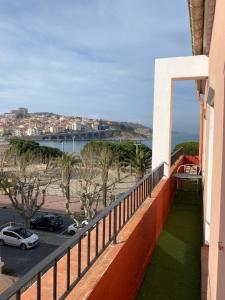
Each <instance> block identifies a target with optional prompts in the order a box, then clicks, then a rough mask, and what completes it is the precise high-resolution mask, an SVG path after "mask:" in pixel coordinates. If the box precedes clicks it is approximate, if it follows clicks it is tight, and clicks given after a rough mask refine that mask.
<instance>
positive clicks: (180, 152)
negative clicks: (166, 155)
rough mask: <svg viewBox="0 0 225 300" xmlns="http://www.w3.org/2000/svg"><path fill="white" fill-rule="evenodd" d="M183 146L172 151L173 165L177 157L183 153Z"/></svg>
mask: <svg viewBox="0 0 225 300" xmlns="http://www.w3.org/2000/svg"><path fill="white" fill-rule="evenodd" d="M183 149H184V148H183V147H181V148H179V149H177V150H176V151H174V152H172V153H171V165H173V164H174V163H175V162H176V161H177V159H178V158H179V157H180V156H181V155H182V154H183Z"/></svg>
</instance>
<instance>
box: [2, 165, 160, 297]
mask: <svg viewBox="0 0 225 300" xmlns="http://www.w3.org/2000/svg"><path fill="white" fill-rule="evenodd" d="M163 175H164V164H161V165H160V166H159V167H158V168H156V169H154V170H153V171H152V172H151V173H150V174H148V175H146V176H145V177H144V178H142V179H141V180H140V181H139V182H138V183H137V184H136V185H135V186H134V187H132V188H131V189H130V190H129V191H128V192H126V193H125V194H123V195H122V196H120V197H119V198H118V199H116V201H115V202H113V203H112V204H111V205H109V206H108V207H106V208H105V209H104V210H102V211H101V212H100V213H99V214H98V215H97V216H96V217H95V218H94V219H93V220H91V221H90V223H89V224H88V225H86V226H85V227H84V228H82V229H80V230H79V231H78V232H77V233H76V234H75V235H74V236H73V237H71V238H70V239H68V240H67V241H66V242H65V243H64V244H63V245H62V246H60V247H59V248H57V249H56V250H55V251H54V252H53V253H51V254H50V255H49V256H47V257H46V258H45V259H43V260H42V261H41V262H40V263H39V264H38V265H36V266H35V267H34V268H32V269H31V270H30V271H29V272H28V273H26V274H25V275H24V276H23V277H22V278H21V279H19V280H18V281H17V282H16V283H15V284H14V285H12V286H11V287H10V288H9V289H7V290H6V291H5V292H4V293H3V294H1V295H0V299H1V300H8V299H16V300H20V299H21V295H22V293H23V292H24V291H25V290H26V289H27V288H28V287H31V285H32V287H31V288H32V289H34V290H35V291H34V293H35V294H36V299H37V300H40V299H41V295H42V292H43V291H42V288H43V286H44V276H45V273H46V272H50V270H51V276H52V282H53V283H52V299H53V300H56V299H65V298H66V296H67V295H68V294H69V292H70V291H71V290H72V289H73V288H74V287H75V286H76V284H77V283H78V282H79V281H80V279H81V278H82V277H83V276H84V274H85V273H86V272H87V271H88V270H89V269H90V267H91V266H92V265H93V263H94V262H95V261H96V259H97V258H98V257H99V256H100V255H101V253H102V252H103V251H104V250H105V249H106V248H107V247H108V246H109V244H110V243H116V241H117V235H118V233H119V232H120V230H121V229H122V228H123V227H124V226H125V224H126V223H127V222H128V221H129V220H130V218H131V217H132V216H133V214H134V213H135V212H136V210H137V209H138V208H139V206H140V205H141V204H142V203H143V201H144V200H145V199H146V198H147V197H148V196H149V195H150V194H151V192H152V190H153V189H154V187H155V186H156V185H157V184H158V183H159V181H160V180H161V179H162V177H163ZM62 258H63V259H64V260H65V261H64V269H65V270H66V274H65V276H64V277H65V278H64V280H65V285H64V286H65V288H64V290H62V284H61V288H60V289H59V287H58V274H60V273H61V269H60V268H61V264H62V263H63V262H62V260H61V259H62ZM60 275H61V274H60ZM48 288H49V287H48ZM49 300H50V299H49Z"/></svg>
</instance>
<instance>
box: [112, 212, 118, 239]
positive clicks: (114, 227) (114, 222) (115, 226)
mask: <svg viewBox="0 0 225 300" xmlns="http://www.w3.org/2000/svg"><path fill="white" fill-rule="evenodd" d="M116 236H117V206H115V207H114V210H113V244H116Z"/></svg>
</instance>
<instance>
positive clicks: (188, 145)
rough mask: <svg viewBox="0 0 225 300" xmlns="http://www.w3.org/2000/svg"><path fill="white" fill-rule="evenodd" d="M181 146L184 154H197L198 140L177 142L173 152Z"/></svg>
mask: <svg viewBox="0 0 225 300" xmlns="http://www.w3.org/2000/svg"><path fill="white" fill-rule="evenodd" d="M180 148H183V151H184V154H186V155H198V152H199V143H198V142H185V143H181V144H177V145H176V146H175V148H174V150H173V151H174V152H175V151H177V150H178V149H180Z"/></svg>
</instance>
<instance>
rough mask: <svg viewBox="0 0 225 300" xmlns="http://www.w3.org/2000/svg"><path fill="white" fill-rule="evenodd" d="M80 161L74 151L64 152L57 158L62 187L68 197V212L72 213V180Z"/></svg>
mask: <svg viewBox="0 0 225 300" xmlns="http://www.w3.org/2000/svg"><path fill="white" fill-rule="evenodd" d="M79 161H80V159H79V157H78V156H77V155H75V154H74V153H63V154H62V156H61V157H58V158H57V159H56V165H57V166H58V167H59V168H60V169H61V176H62V183H61V188H62V191H63V194H64V196H65V199H66V203H65V206H66V213H70V211H69V206H70V182H71V177H72V172H73V169H74V166H75V165H76V164H78V163H79Z"/></svg>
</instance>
